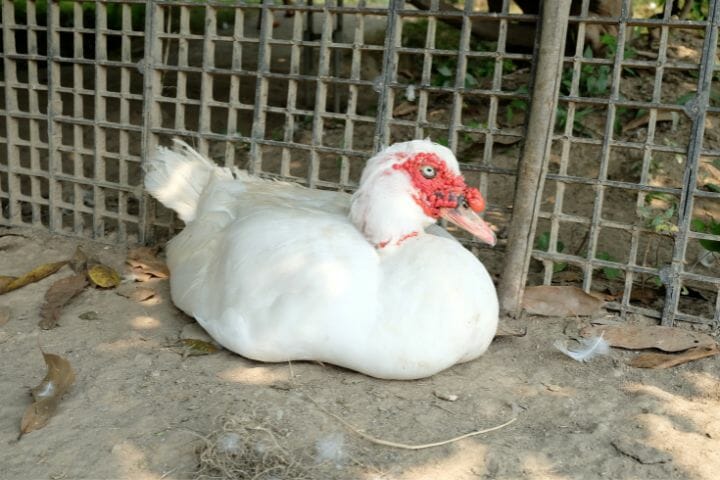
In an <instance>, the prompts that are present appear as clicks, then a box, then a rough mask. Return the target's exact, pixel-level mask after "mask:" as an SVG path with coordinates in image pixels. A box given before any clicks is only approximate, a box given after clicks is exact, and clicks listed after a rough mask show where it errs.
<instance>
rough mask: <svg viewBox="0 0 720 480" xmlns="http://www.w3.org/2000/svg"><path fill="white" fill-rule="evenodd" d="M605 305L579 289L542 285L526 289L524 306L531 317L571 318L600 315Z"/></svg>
mask: <svg viewBox="0 0 720 480" xmlns="http://www.w3.org/2000/svg"><path fill="white" fill-rule="evenodd" d="M604 303H605V302H603V301H602V300H600V299H598V298H596V297H594V296H593V295H590V294H589V293H586V292H584V291H583V290H582V289H581V288H578V287H571V286H553V285H542V286H539V287H528V288H526V289H525V295H524V296H523V303H522V304H523V308H524V309H525V310H526V311H527V312H528V313H529V314H531V315H544V316H546V317H570V316H575V315H593V314H595V313H598V312H599V311H600V310H601V309H602V306H603V305H604Z"/></svg>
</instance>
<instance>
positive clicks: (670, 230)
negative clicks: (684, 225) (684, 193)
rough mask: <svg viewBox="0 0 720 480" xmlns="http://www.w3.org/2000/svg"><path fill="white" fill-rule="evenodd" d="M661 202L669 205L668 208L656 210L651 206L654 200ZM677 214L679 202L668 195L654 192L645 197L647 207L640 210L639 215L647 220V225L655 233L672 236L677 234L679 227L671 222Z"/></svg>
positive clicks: (644, 206)
mask: <svg viewBox="0 0 720 480" xmlns="http://www.w3.org/2000/svg"><path fill="white" fill-rule="evenodd" d="M655 199H657V200H661V201H663V202H665V203H666V204H668V205H669V206H668V207H667V208H654V207H652V206H651V205H650V202H651V201H652V200H655ZM676 212H677V202H675V199H674V198H673V197H672V196H671V195H668V194H666V193H660V192H652V193H649V194H647V195H646V196H645V205H643V206H642V207H640V208H638V215H639V216H640V218H642V219H644V220H645V225H646V226H647V227H650V228H652V229H653V230H654V231H655V233H659V234H662V235H672V234H674V233H677V231H678V227H677V225H675V224H674V223H673V222H672V221H671V220H672V218H673V217H674V216H675V213H676Z"/></svg>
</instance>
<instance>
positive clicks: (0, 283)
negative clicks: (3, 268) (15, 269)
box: [0, 275, 17, 292]
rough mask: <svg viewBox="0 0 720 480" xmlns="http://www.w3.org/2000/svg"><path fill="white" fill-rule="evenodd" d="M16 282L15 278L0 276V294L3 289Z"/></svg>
mask: <svg viewBox="0 0 720 480" xmlns="http://www.w3.org/2000/svg"><path fill="white" fill-rule="evenodd" d="M15 280H17V277H8V276H7V275H0V292H2V291H4V289H5V287H6V286H7V285H8V284H9V283H11V282H14V281H15Z"/></svg>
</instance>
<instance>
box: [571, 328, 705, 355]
mask: <svg viewBox="0 0 720 480" xmlns="http://www.w3.org/2000/svg"><path fill="white" fill-rule="evenodd" d="M580 335H582V336H583V337H592V336H598V335H602V337H603V338H604V339H605V340H606V341H607V342H608V343H609V344H610V345H611V346H613V347H620V348H627V349H631V350H641V349H645V348H657V349H658V350H663V351H665V352H680V351H683V350H687V349H689V348H693V347H710V346H712V345H715V340H714V339H713V338H712V337H711V336H710V335H708V334H706V333H701V332H693V331H690V330H685V329H682V328H676V327H664V326H661V325H651V326H639V325H597V326H590V327H585V328H584V329H583V330H582V331H581V332H580Z"/></svg>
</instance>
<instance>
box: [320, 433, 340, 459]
mask: <svg viewBox="0 0 720 480" xmlns="http://www.w3.org/2000/svg"><path fill="white" fill-rule="evenodd" d="M315 453H316V456H315V459H316V461H317V463H325V462H331V463H334V464H335V465H336V466H340V465H341V464H342V463H343V461H344V460H345V436H344V435H343V434H342V433H331V434H330V435H327V436H325V437H323V438H321V439H319V440H318V441H317V442H315Z"/></svg>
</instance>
